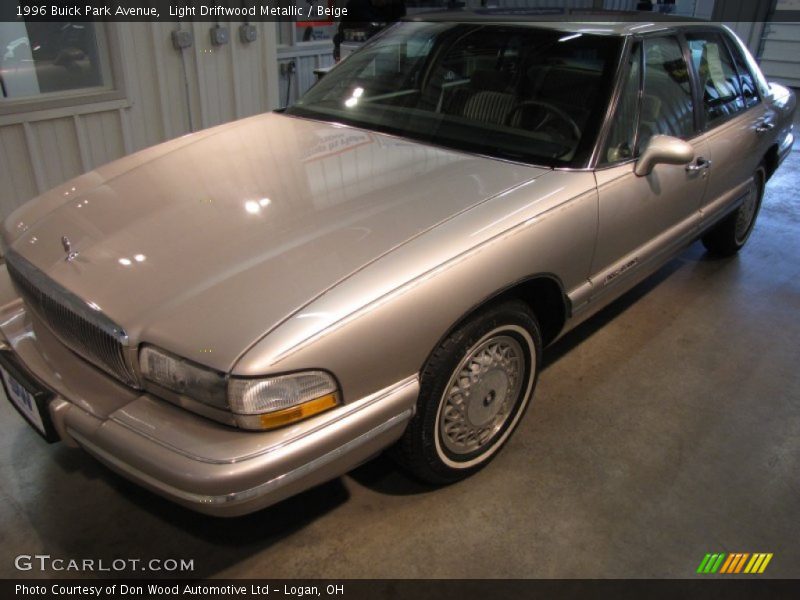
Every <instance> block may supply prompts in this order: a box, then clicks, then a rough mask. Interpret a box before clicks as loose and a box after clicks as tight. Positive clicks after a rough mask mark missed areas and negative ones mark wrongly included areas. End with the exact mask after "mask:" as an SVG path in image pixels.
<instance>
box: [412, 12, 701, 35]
mask: <svg viewBox="0 0 800 600" xmlns="http://www.w3.org/2000/svg"><path fill="white" fill-rule="evenodd" d="M405 20H406V21H426V22H428V21H432V22H451V23H497V24H500V23H503V24H506V25H521V26H529V27H539V28H545V29H553V30H556V31H566V32H575V33H579V32H580V33H597V34H606V35H634V34H644V33H651V32H655V31H664V30H665V29H673V28H675V27H685V26H698V25H701V26H705V27H708V26H709V25H710V23H709V22H708V21H703V20H701V19H694V18H690V17H679V16H674V15H669V14H664V13H657V12H648V13H645V12H637V11H611V10H591V9H565V8H539V9H536V8H485V9H471V10H448V11H436V12H426V13H418V14H416V15H413V16H410V17H406V18H405Z"/></svg>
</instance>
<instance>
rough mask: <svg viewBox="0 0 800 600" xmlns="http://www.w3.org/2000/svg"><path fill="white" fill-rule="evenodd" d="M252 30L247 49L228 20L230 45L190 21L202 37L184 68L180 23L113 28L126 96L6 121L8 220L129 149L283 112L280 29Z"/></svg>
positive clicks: (1, 188) (1, 206)
mask: <svg viewBox="0 0 800 600" xmlns="http://www.w3.org/2000/svg"><path fill="white" fill-rule="evenodd" d="M254 25H255V26H256V27H257V28H258V39H257V40H256V41H255V42H253V43H250V44H243V43H242V42H240V40H239V36H238V26H239V23H230V24H229V25H228V26H229V27H230V33H231V36H230V37H231V41H230V43H229V44H226V45H224V46H219V47H215V46H212V45H211V40H210V34H209V29H210V27H211V24H210V23H194V24H192V23H183V24H182V27H184V28H190V29H191V30H192V31H193V33H194V45H193V47H191V48H189V49H187V50H184V51H183V52H184V59H185V69H184V64H183V63H182V61H181V53H180V52H179V51H177V50H175V49H174V48H173V47H172V42H171V37H170V35H171V32H172V30H174V29H175V28H176V27H177V24H176V23H109V24H107V25H106V27H108V28H109V29H110V31H109V33H110V34H111V35H110V36H109V38H110V40H109V43H111V44H114V43H116V44H117V45H118V50H119V57H120V61H119V67H118V71H120V72H115V77H117V78H118V79H119V78H121V84H122V87H123V89H124V98H123V99H121V100H112V101H106V102H101V103H90V104H79V105H76V106H71V107H67V108H56V109H51V110H43V111H41V110H40V111H36V112H24V113H16V114H13V113H12V114H6V115H2V116H0V182H2V185H0V217H2V218H5V217H6V216H7V215H8V214H10V213H11V211H13V210H14V209H15V208H16V207H18V206H20V205H21V204H22V203H24V202H26V201H27V200H29V199H30V198H32V197H34V196H36V195H37V194H38V193H41V192H43V191H45V190H47V189H49V188H51V187H53V186H55V185H57V184H59V183H62V182H63V181H65V180H67V179H69V178H71V177H74V176H76V175H79V174H80V173H83V172H84V171H87V170H90V169H92V168H94V167H96V166H99V165H101V164H103V163H106V162H108V161H111V160H114V159H116V158H119V157H121V156H123V155H125V154H128V153H130V152H134V151H136V150H139V149H141V148H145V147H147V146H151V145H153V144H157V143H159V142H162V141H165V140H167V139H170V138H173V137H176V136H179V135H183V134H186V133H189V132H191V131H192V130H199V129H203V128H205V127H210V126H213V125H217V124H219V123H223V122H225V121H230V120H232V119H236V118H240V117H246V116H249V115H253V114H256V113H259V112H264V111H267V110H271V109H273V108H276V107H278V106H279V105H280V96H279V85H278V59H277V46H276V33H275V23H255V24H254ZM114 38H116V41H115V40H114ZM184 74H185V75H184ZM190 122H191V126H190Z"/></svg>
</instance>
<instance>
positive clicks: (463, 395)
mask: <svg viewBox="0 0 800 600" xmlns="http://www.w3.org/2000/svg"><path fill="white" fill-rule="evenodd" d="M541 340H542V337H541V333H540V330H539V324H538V323H537V321H536V317H535V316H534V314H533V313H532V312H531V310H530V308H529V307H528V306H527V305H526V304H525V303H523V302H521V301H517V300H512V301H508V302H504V303H502V304H498V305H496V306H493V307H490V308H488V309H486V310H483V311H481V312H480V313H478V314H476V315H474V316H473V317H471V318H470V319H469V320H468V321H466V322H465V323H464V324H462V325H461V326H460V327H458V328H457V329H456V330H455V331H454V332H453V333H452V334H450V335H449V336H448V337H447V339H446V340H445V341H444V342H442V343H441V344H440V345H439V347H438V348H437V349H436V350H435V351H434V352H433V354H432V355H431V357H430V359H429V360H428V362H427V364H426V365H425V367H424V369H423V371H422V374H421V378H420V395H419V399H418V401H417V412H416V414H415V415H414V418H413V419H412V420H411V423H410V424H409V426H408V428H407V429H406V432H405V434H404V436H403V438H402V439H401V440H400V442H398V445H397V446H396V447H395V452H394V455H395V457H396V458H397V459H398V462H399V463H400V464H401V466H403V467H405V468H406V469H407V470H409V471H410V472H411V473H412V474H413V475H416V476H417V477H418V478H420V479H422V480H424V481H427V482H429V483H434V484H446V483H452V482H455V481H458V480H460V479H463V478H465V477H468V476H469V475H471V474H472V473H474V472H476V471H478V470H479V469H481V468H482V467H483V466H484V465H486V464H487V463H488V462H489V461H490V460H491V459H492V458H493V457H494V456H495V455H496V454H497V452H498V451H499V450H500V448H501V447H502V446H503V444H504V443H505V442H506V441H507V440H508V438H509V436H510V435H511V433H512V432H513V431H514V429H515V428H516V426H517V424H518V423H519V421H520V419H521V417H522V415H523V413H524V412H525V409H526V408H527V406H528V404H529V402H530V398H531V396H532V395H533V390H534V388H535V386H536V380H537V377H538V374H539V364H540V355H541V347H542V341H541Z"/></svg>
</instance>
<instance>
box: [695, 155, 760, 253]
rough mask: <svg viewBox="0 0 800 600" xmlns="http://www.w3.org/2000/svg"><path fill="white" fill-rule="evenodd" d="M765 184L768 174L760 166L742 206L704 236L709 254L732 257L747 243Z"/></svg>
mask: <svg viewBox="0 0 800 600" xmlns="http://www.w3.org/2000/svg"><path fill="white" fill-rule="evenodd" d="M765 182H766V172H765V171H764V167H763V166H759V167H758V169H756V172H755V173H753V178H752V180H751V183H750V187H749V188H748V191H747V196H746V197H745V199H744V201H743V202H742V205H741V206H740V207H739V208H738V209H736V210H735V211H734V212H732V213H731V214H730V215H728V216H727V217H725V218H724V219H723V220H722V221H721V222H720V223H719V224H718V225H716V226H714V228H713V229H712V230H711V231H709V232H708V233H706V234H705V235H704V236H703V245H704V246H705V247H706V249H707V250H708V251H709V252H711V253H713V254H716V255H718V256H731V255H733V254H736V253H737V252H738V251H739V250H741V249H742V247H743V246H744V245H745V243H747V240H748V238H749V237H750V234H751V233H752V231H753V227H754V226H755V224H756V217H758V212H759V210H760V209H761V199H762V198H763V197H764V183H765Z"/></svg>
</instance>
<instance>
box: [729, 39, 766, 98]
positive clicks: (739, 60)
mask: <svg viewBox="0 0 800 600" xmlns="http://www.w3.org/2000/svg"><path fill="white" fill-rule="evenodd" d="M728 46H729V47H730V50H731V54H732V55H733V63H734V64H735V65H736V71H737V72H738V73H739V83H740V87H741V89H742V96H744V104H745V106H746V107H747V108H750V107H751V106H755V105H756V104H758V102H759V100H758V92H757V91H756V81H755V79H754V78H753V74H752V73H751V72H750V67H748V66H747V61H745V59H744V56H743V55H742V52H741V50H739V47H738V46H737V45H736V43H735V42H731V43H730V44H728Z"/></svg>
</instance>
